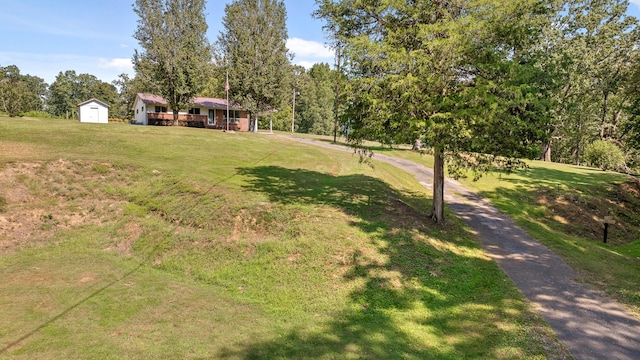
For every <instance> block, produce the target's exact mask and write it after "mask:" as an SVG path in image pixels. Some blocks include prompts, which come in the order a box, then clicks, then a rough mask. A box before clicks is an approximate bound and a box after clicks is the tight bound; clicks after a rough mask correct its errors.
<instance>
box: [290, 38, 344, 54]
mask: <svg viewBox="0 0 640 360" xmlns="http://www.w3.org/2000/svg"><path fill="white" fill-rule="evenodd" d="M287 48H288V49H289V50H290V51H291V52H292V53H293V54H294V55H295V56H296V57H297V56H299V57H301V58H332V57H333V50H331V49H329V48H328V47H326V46H325V45H323V44H321V43H319V42H317V41H310V40H303V39H299V38H291V39H288V40H287Z"/></svg>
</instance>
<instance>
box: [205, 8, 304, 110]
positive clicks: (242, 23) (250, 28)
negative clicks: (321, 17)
mask: <svg viewBox="0 0 640 360" xmlns="http://www.w3.org/2000/svg"><path fill="white" fill-rule="evenodd" d="M286 18H287V12H286V8H285V5H284V2H283V1H282V0H234V1H233V2H232V3H231V4H228V5H226V6H225V16H224V18H223V20H222V24H223V30H222V31H221V32H220V34H219V36H218V41H217V49H216V62H217V63H218V64H220V65H221V66H226V67H227V69H228V70H229V85H230V90H229V95H230V97H231V98H232V99H233V100H235V101H237V102H238V103H240V104H242V105H243V107H245V108H246V109H248V110H249V112H250V113H251V114H252V115H253V117H257V116H258V115H259V114H260V113H261V112H264V111H266V110H272V109H277V108H279V107H281V105H282V104H283V103H284V101H285V100H286V99H289V96H288V95H290V94H291V91H292V90H291V88H290V86H289V83H290V78H289V61H290V56H289V51H288V49H287V47H286V41H287V37H288V35H287V27H286Z"/></svg>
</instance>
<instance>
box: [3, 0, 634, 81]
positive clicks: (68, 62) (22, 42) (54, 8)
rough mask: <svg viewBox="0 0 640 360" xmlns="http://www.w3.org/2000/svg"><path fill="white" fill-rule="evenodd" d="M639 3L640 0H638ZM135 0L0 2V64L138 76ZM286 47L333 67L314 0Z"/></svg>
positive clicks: (291, 10)
mask: <svg viewBox="0 0 640 360" xmlns="http://www.w3.org/2000/svg"><path fill="white" fill-rule="evenodd" d="M639 1H640V0H639ZM133 2H134V0H96V1H87V0H56V1H52V0H0V9H2V11H1V12H0V66H8V65H16V66H18V68H19V69H20V73H21V74H29V75H33V76H38V77H41V78H43V79H44V80H45V82H47V83H48V84H51V83H52V82H53V81H54V80H55V77H56V75H57V74H58V73H60V72H64V71H67V70H75V71H76V73H77V74H82V73H87V74H91V75H95V76H96V77H97V78H98V79H100V80H102V81H105V82H109V83H110V82H111V81H113V80H115V79H116V78H117V77H118V75H119V74H121V73H127V74H129V75H130V77H133V75H134V71H133V65H132V64H131V58H132V57H133V52H134V49H139V47H138V41H137V40H135V39H134V38H133V33H134V32H135V30H136V27H137V20H138V16H137V15H136V14H135V13H134V12H133V7H132V4H133ZM231 2H232V1H231V0H208V1H207V2H206V10H205V13H206V18H207V25H208V26H209V30H208V31H207V37H208V38H209V41H210V42H215V41H216V39H217V38H218V34H219V33H220V31H221V30H222V18H223V17H224V8H225V5H226V4H228V3H231ZM284 3H285V6H286V8H287V29H288V34H289V39H288V40H287V47H288V48H289V50H290V52H291V53H293V54H294V59H293V63H294V64H298V65H302V66H305V67H307V68H308V67H311V65H313V64H314V63H316V62H326V63H329V64H332V63H333V52H332V51H331V50H330V49H328V48H327V47H326V46H325V42H326V40H325V38H324V33H323V30H322V25H323V24H324V22H323V21H321V20H317V19H314V18H313V17H312V16H311V13H312V12H313V11H314V10H315V1H314V0H284Z"/></svg>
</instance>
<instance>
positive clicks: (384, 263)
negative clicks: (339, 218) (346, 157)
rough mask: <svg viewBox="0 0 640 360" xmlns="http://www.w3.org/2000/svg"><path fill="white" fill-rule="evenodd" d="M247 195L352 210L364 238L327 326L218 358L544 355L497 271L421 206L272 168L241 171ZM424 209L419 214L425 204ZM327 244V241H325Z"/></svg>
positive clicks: (384, 188) (378, 189)
mask: <svg viewBox="0 0 640 360" xmlns="http://www.w3.org/2000/svg"><path fill="white" fill-rule="evenodd" d="M240 173H241V174H242V175H243V176H245V177H246V178H247V179H248V181H249V185H247V189H248V190H250V191H255V192H260V193H264V194H266V195H267V196H268V197H269V198H270V200H271V201H273V202H278V203H282V204H305V205H307V204H312V205H313V204H317V205H325V206H330V207H334V208H336V209H339V210H342V211H344V212H345V213H348V214H349V215H351V216H352V217H354V218H355V219H357V220H355V221H354V222H353V223H352V226H356V227H358V228H359V229H361V230H362V231H363V232H365V233H366V234H367V236H368V237H369V240H370V242H369V245H368V248H366V249H355V250H354V251H353V253H352V254H351V255H352V256H351V258H350V260H349V261H348V264H347V269H346V271H345V273H344V281H347V282H350V281H353V282H355V283H357V284H360V285H358V286H356V287H355V288H354V289H355V290H353V292H352V293H351V294H350V297H349V301H348V303H349V305H348V306H347V308H345V309H336V310H335V312H333V319H332V320H331V321H329V322H328V323H325V324H323V325H320V326H314V327H312V328H296V329H293V330H291V331H290V332H289V333H287V334H285V335H283V336H281V337H275V338H274V339H271V340H267V341H256V342H253V343H247V344H242V345H241V346H240V348H238V347H233V348H231V347H228V348H226V349H225V350H224V351H222V352H221V353H220V354H218V356H219V357H221V358H244V359H283V358H306V359H318V358H367V359H426V358H429V359H434V358H437V359H459V358H500V357H504V358H518V357H527V356H531V355H532V354H538V355H541V354H542V355H546V354H547V353H546V352H545V350H544V349H543V348H542V347H541V346H540V347H536V346H535V345H532V341H531V339H530V337H529V336H528V335H527V333H526V331H523V329H522V328H521V327H520V326H519V325H515V326H514V325H511V324H522V323H523V322H525V323H526V322H527V320H526V319H524V316H523V313H524V312H526V309H525V307H524V305H523V304H522V302H521V297H520V296H519V294H518V293H517V291H515V290H514V289H513V287H511V286H510V285H507V284H508V283H507V282H505V281H504V280H505V278H504V276H503V274H502V273H501V271H500V270H499V269H498V268H497V266H496V265H495V264H494V263H493V262H491V261H489V260H488V259H487V258H485V257H483V256H482V255H480V252H477V251H475V250H476V249H477V245H476V244H475V242H474V241H473V240H472V237H471V236H470V235H469V234H468V233H466V232H465V231H464V230H460V229H459V228H457V227H455V226H451V227H449V228H441V227H436V226H433V225H429V222H428V220H426V219H427V217H426V215H425V214H423V213H420V212H419V211H416V210H415V209H414V205H415V204H417V206H419V207H420V208H425V209H427V208H428V206H427V201H426V200H425V199H424V198H420V197H418V196H417V195H414V194H407V193H400V192H399V191H397V190H396V189H394V188H392V187H390V186H389V185H388V184H386V183H384V182H382V181H380V180H378V179H376V178H372V177H369V176H365V175H346V176H332V175H328V174H323V173H319V172H315V171H308V170H300V169H298V170H291V169H286V168H282V167H277V166H263V167H254V168H243V169H241V170H240ZM422 205H424V207H423V206H422ZM327 241H331V239H327Z"/></svg>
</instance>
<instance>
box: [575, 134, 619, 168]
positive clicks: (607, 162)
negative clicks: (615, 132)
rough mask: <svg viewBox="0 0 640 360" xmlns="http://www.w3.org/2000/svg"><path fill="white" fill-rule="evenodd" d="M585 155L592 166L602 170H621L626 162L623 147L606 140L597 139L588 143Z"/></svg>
mask: <svg viewBox="0 0 640 360" xmlns="http://www.w3.org/2000/svg"><path fill="white" fill-rule="evenodd" d="M584 157H585V160H586V161H587V162H588V163H589V164H590V165H591V166H594V167H598V168H600V169H602V170H621V169H623V168H624V164H625V162H624V153H623V152H622V149H620V148H619V147H618V146H617V145H616V144H614V143H612V142H609V141H604V140H596V141H594V142H592V143H591V144H589V145H587V148H586V150H585V154H584Z"/></svg>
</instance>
